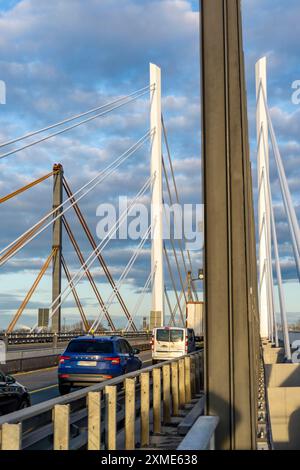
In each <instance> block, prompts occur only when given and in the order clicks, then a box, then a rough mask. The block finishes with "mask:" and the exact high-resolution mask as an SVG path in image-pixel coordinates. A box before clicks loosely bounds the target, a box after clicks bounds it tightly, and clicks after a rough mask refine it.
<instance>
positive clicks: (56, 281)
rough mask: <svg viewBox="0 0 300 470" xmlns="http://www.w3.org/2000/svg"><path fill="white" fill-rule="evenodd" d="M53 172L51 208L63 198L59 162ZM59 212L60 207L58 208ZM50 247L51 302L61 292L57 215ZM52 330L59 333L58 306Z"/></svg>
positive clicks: (59, 227)
mask: <svg viewBox="0 0 300 470" xmlns="http://www.w3.org/2000/svg"><path fill="white" fill-rule="evenodd" d="M53 171H54V172H55V174H54V176H53V209H55V208H57V207H59V206H60V205H61V204H62V198H63V189H62V188H63V186H62V178H63V167H62V165H60V164H55V165H54V166H53ZM58 212H61V209H58ZM55 216H57V212H55V213H54V217H55ZM52 237H53V238H52V247H53V248H56V252H55V254H54V256H53V264H52V302H53V301H54V300H55V299H57V298H58V299H59V296H60V294H61V248H62V220H61V217H59V218H58V219H57V220H55V222H54V223H53V235H52ZM58 303H59V300H57V301H56V302H55V303H54V304H53V307H52V308H53V310H54V309H55V308H56V306H57V305H58ZM51 328H52V332H53V333H59V332H60V329H61V308H60V307H59V308H58V309H57V311H56V312H55V314H54V315H53V317H52V325H51Z"/></svg>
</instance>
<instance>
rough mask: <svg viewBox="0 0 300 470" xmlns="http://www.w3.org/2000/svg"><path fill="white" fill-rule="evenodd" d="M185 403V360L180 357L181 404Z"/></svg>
mask: <svg viewBox="0 0 300 470" xmlns="http://www.w3.org/2000/svg"><path fill="white" fill-rule="evenodd" d="M184 405H185V362H184V359H179V406H180V408H182V407H183V406H184Z"/></svg>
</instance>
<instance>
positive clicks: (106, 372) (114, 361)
mask: <svg viewBox="0 0 300 470" xmlns="http://www.w3.org/2000/svg"><path fill="white" fill-rule="evenodd" d="M139 352H140V351H139V350H138V349H133V348H132V347H131V346H130V344H129V343H128V342H127V341H126V340H125V339H123V338H121V337H119V336H109V337H107V336H106V337H105V336H95V337H94V336H79V337H78V338H76V339H73V340H72V341H70V343H69V344H68V346H67V349H66V350H65V352H64V353H63V355H62V356H61V357H60V360H59V366H58V384H59V391H60V393H61V394H65V393H69V392H70V390H71V388H72V387H80V386H81V387H82V386H86V385H91V384H92V383H95V382H102V381H104V380H107V379H111V378H113V377H118V376H120V375H122V374H126V373H129V372H134V371H136V370H139V369H140V368H141V367H142V361H141V360H140V358H139V357H137V354H138V353H139Z"/></svg>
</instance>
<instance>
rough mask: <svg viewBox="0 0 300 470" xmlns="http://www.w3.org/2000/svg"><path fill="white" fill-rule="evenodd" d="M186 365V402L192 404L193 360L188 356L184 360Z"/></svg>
mask: <svg viewBox="0 0 300 470" xmlns="http://www.w3.org/2000/svg"><path fill="white" fill-rule="evenodd" d="M184 363H185V401H186V403H190V402H191V401H192V393H191V358H190V356H186V357H185V358H184Z"/></svg>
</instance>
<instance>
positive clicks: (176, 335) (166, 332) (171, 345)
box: [155, 328, 185, 354]
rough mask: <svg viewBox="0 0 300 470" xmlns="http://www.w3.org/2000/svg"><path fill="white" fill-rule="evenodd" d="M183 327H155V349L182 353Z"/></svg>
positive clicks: (183, 348) (183, 343) (183, 341)
mask: <svg viewBox="0 0 300 470" xmlns="http://www.w3.org/2000/svg"><path fill="white" fill-rule="evenodd" d="M184 332H185V330H184V328H157V330H156V338H155V351H157V352H178V351H181V352H182V354H184V351H185V335H184Z"/></svg>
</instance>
